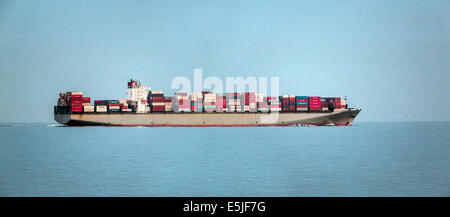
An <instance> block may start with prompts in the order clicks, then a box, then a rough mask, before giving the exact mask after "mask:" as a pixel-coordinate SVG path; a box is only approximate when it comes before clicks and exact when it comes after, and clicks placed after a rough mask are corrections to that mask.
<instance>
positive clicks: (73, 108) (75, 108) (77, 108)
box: [72, 106, 83, 112]
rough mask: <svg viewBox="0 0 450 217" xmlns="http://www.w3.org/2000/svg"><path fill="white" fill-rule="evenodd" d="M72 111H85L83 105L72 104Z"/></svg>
mask: <svg viewBox="0 0 450 217" xmlns="http://www.w3.org/2000/svg"><path fill="white" fill-rule="evenodd" d="M72 112H83V106H72Z"/></svg>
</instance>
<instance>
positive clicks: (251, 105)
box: [241, 92, 257, 112]
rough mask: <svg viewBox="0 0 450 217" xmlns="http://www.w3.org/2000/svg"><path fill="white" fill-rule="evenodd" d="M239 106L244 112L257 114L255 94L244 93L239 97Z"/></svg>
mask: <svg viewBox="0 0 450 217" xmlns="http://www.w3.org/2000/svg"><path fill="white" fill-rule="evenodd" d="M241 106H242V109H243V111H244V112H257V105H256V94H255V93H249V92H247V93H244V94H243V95H242V97H241Z"/></svg>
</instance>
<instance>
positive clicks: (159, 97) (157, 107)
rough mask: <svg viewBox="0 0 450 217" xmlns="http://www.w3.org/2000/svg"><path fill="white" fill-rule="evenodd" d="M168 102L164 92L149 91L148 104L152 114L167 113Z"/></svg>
mask: <svg viewBox="0 0 450 217" xmlns="http://www.w3.org/2000/svg"><path fill="white" fill-rule="evenodd" d="M165 102H166V100H165V98H164V94H163V92H162V91H149V93H148V103H149V106H150V110H151V111H152V112H164V111H166V103H165Z"/></svg>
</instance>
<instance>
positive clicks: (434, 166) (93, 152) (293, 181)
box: [0, 122, 450, 196]
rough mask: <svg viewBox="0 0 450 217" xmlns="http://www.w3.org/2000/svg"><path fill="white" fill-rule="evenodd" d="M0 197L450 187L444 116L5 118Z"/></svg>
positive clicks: (392, 192)
mask: <svg viewBox="0 0 450 217" xmlns="http://www.w3.org/2000/svg"><path fill="white" fill-rule="evenodd" d="M0 196H450V122H410V123H406V122H404V123H389V122H381V123H377V122H369V123H359V122H357V123H354V126H350V127H243V128H239V127H236V128H227V127H225V128H222V127H213V128H184V127H175V128H169V127H163V128H151V127H61V126H59V125H58V124H51V123H50V124H2V125H0Z"/></svg>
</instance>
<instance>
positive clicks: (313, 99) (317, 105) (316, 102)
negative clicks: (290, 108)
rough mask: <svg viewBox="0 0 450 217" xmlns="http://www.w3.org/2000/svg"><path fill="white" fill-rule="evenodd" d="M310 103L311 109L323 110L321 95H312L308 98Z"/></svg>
mask: <svg viewBox="0 0 450 217" xmlns="http://www.w3.org/2000/svg"><path fill="white" fill-rule="evenodd" d="M308 103H309V110H310V111H321V110H322V105H321V99H320V96H310V97H309V98H308Z"/></svg>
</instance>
